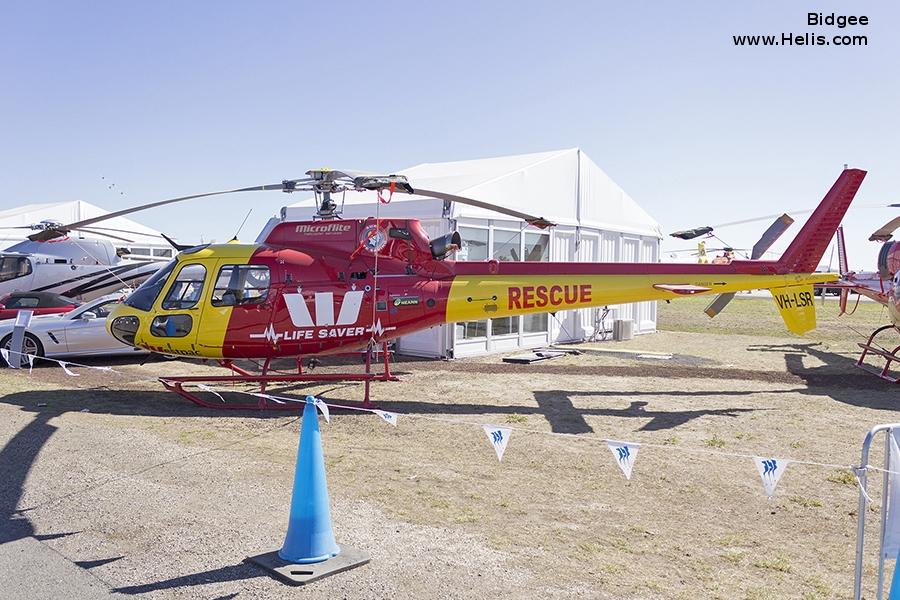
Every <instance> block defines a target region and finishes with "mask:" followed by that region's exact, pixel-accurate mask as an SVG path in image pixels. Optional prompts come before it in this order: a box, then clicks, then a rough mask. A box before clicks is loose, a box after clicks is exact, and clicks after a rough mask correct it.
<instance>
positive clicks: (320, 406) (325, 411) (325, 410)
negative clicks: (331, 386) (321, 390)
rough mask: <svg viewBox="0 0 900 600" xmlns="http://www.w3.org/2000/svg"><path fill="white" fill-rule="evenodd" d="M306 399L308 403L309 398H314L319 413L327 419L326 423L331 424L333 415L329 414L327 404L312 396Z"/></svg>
mask: <svg viewBox="0 0 900 600" xmlns="http://www.w3.org/2000/svg"><path fill="white" fill-rule="evenodd" d="M306 398H307V401H308V400H309V398H312V399H313V404H315V405H316V408H318V409H319V412H320V413H322V416H323V417H325V422H326V423H331V415H330V414H328V405H327V404H325V402H323V401H322V400H319V399H318V398H313V397H312V396H307V397H306Z"/></svg>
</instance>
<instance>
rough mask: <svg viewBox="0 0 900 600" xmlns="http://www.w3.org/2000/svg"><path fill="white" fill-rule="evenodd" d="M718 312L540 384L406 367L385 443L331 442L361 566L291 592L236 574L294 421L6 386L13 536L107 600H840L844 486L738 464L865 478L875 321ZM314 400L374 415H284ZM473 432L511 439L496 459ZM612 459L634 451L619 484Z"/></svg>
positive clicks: (263, 534) (345, 419)
mask: <svg viewBox="0 0 900 600" xmlns="http://www.w3.org/2000/svg"><path fill="white" fill-rule="evenodd" d="M704 302H705V301H704V300H702V299H696V300H692V299H689V300H686V301H681V302H675V303H672V304H671V305H663V304H661V305H660V312H659V323H660V328H661V329H662V330H663V331H661V332H660V333H658V334H653V335H647V336H641V337H638V338H636V339H635V340H633V341H631V342H627V343H622V344H612V343H606V344H585V345H582V346H581V347H582V349H584V350H585V353H584V354H582V355H581V356H573V357H565V358H562V359H557V360H554V361H550V362H547V363H541V364H535V365H531V366H518V365H508V364H504V363H501V362H500V359H499V357H497V356H491V357H482V358H479V359H476V360H467V361H456V362H441V361H414V360H407V361H403V362H401V363H400V364H399V365H398V366H397V369H398V371H400V372H401V375H402V381H401V382H399V383H381V384H376V385H375V386H374V392H375V396H376V398H377V399H378V400H379V403H380V404H381V406H382V407H383V408H385V409H387V410H393V411H396V412H398V413H400V415H401V416H400V421H399V426H398V427H397V428H393V427H391V426H389V425H388V424H386V423H385V422H383V421H382V420H381V419H379V418H377V417H375V416H372V415H366V414H359V413H353V412H344V413H339V414H335V415H334V416H333V418H332V421H331V424H329V425H324V424H323V428H324V429H323V432H324V433H323V438H324V443H325V455H326V461H327V463H328V477H329V489H330V493H331V500H332V515H333V520H334V525H335V529H336V534H337V537H338V540H339V542H344V543H347V544H350V545H354V546H356V547H361V548H364V549H366V550H368V551H369V552H371V553H372V555H373V561H372V563H371V564H370V565H367V566H365V567H362V568H359V569H356V570H354V571H351V572H348V573H346V574H343V575H340V576H338V577H335V578H332V579H329V580H324V581H323V582H320V583H316V584H313V585H312V586H310V587H309V588H305V589H302V590H293V589H290V588H285V587H283V586H281V584H278V583H276V582H274V581H273V580H271V579H269V578H268V577H267V576H264V575H262V574H261V573H260V572H259V571H258V570H256V569H255V568H254V567H251V566H248V565H245V564H242V562H241V561H242V560H243V559H244V558H245V557H246V556H249V555H252V554H256V553H259V552H262V551H266V550H270V549H274V548H276V547H278V546H279V545H280V543H281V541H282V537H283V534H284V530H285V525H286V517H287V514H286V511H287V507H288V502H289V495H290V486H291V479H292V476H293V461H294V457H295V456H296V444H297V432H298V430H299V422H298V421H297V419H296V416H295V415H285V414H255V413H224V412H214V411H209V410H204V409H200V408H197V407H194V406H192V405H190V404H188V403H187V402H185V401H183V400H181V399H179V398H177V397H175V396H174V395H172V394H169V393H166V392H164V391H162V390H161V389H160V386H159V385H158V384H156V383H153V382H152V381H151V379H152V377H153V376H154V375H158V374H162V373H184V372H187V371H203V370H207V369H209V368H208V367H204V366H201V365H195V364H187V363H184V362H180V361H178V362H170V361H154V362H149V363H147V364H145V365H143V366H140V365H136V364H127V363H119V364H115V365H114V368H115V369H116V370H117V371H119V372H121V373H124V374H125V376H113V375H109V374H105V373H98V372H87V371H82V373H83V374H82V376H81V377H77V378H72V377H67V376H66V375H65V374H63V373H62V371H61V370H60V369H58V368H55V367H45V368H36V369H35V371H34V374H33V375H32V376H30V377H29V376H28V375H27V374H25V373H21V372H19V373H13V372H10V371H8V370H0V390H2V392H0V393H3V396H2V397H0V443H2V444H3V449H2V450H0V459H2V460H0V478H2V481H4V486H3V491H2V494H0V511H2V517H0V518H2V519H3V521H2V522H3V525H2V526H3V528H4V532H5V533H4V537H5V538H6V539H11V538H12V539H14V538H16V537H21V536H26V535H40V536H53V537H51V538H45V539H46V541H45V543H46V544H48V545H50V546H51V547H52V548H53V549H54V550H56V551H58V552H59V553H61V554H62V555H63V556H65V557H67V558H69V559H70V560H72V561H77V562H79V563H80V564H83V565H85V566H86V567H88V568H90V572H91V573H92V574H93V575H95V576H96V577H97V578H99V579H100V580H101V581H103V582H104V583H105V584H107V585H108V586H109V587H110V588H112V589H117V590H119V591H122V592H124V593H127V594H140V595H144V594H145V595H147V596H148V597H151V598H195V597H196V598H234V597H237V598H265V597H273V596H275V595H279V596H282V595H283V596H290V595H301V594H302V595H303V596H304V597H310V598H326V597H328V598H330V597H346V598H382V597H395V598H484V597H494V598H570V597H583V598H629V599H631V598H686V599H687V598H690V599H694V598H728V599H731V598H736V599H764V598H804V599H810V600H812V599H827V598H847V597H850V593H851V591H852V574H853V559H854V542H855V523H856V502H857V488H856V485H855V482H854V481H853V479H852V477H850V476H849V475H848V473H847V471H845V470H843V469H839V468H822V467H813V466H806V465H799V464H798V465H791V466H789V467H788V470H787V472H786V474H785V475H784V478H783V479H782V481H781V483H780V484H779V487H778V489H777V490H776V494H775V497H774V499H772V500H768V499H766V497H765V495H764V494H763V491H762V486H761V483H760V480H759V476H758V474H757V472H756V470H755V466H754V465H753V463H752V461H751V460H750V459H748V458H742V457H739V456H728V455H727V453H732V454H739V455H740V454H747V455H757V454H763V455H767V456H768V455H770V456H776V457H787V458H793V459H797V460H807V461H816V462H823V463H833V464H836V465H849V464H851V463H853V462H855V461H857V460H858V454H859V447H860V443H861V441H862V438H863V436H864V435H865V432H866V431H867V430H868V429H869V428H870V427H871V426H872V425H874V424H877V423H883V422H890V421H893V420H894V419H895V414H894V411H895V407H896V402H897V390H896V388H894V387H892V386H889V385H888V384H885V383H883V382H881V381H880V380H877V379H876V378H874V377H872V376H870V375H868V374H866V373H863V372H862V371H860V370H858V369H856V368H854V367H853V361H854V360H855V359H854V355H855V350H854V348H855V346H854V344H855V341H856V340H857V339H858V336H857V335H856V334H854V333H853V332H852V331H850V330H849V329H847V326H850V327H853V328H855V329H858V330H859V331H869V330H870V329H871V328H872V327H873V326H875V325H880V324H882V319H883V317H882V316H881V314H880V308H878V307H876V306H875V305H863V306H861V307H860V310H859V311H858V312H857V313H856V314H855V315H852V316H850V317H847V316H845V317H841V318H840V319H837V318H836V317H834V314H835V312H836V311H835V310H834V307H835V304H834V303H833V302H832V303H831V305H830V307H826V310H824V311H820V329H819V331H818V332H816V333H814V334H811V335H809V336H807V337H805V338H798V337H788V336H789V334H786V333H785V332H784V330H783V328H782V327H781V326H780V325H779V323H780V319H779V317H778V316H777V313H776V311H775V309H774V308H773V307H772V306H771V305H772V302H771V300H746V299H742V300H739V301H735V302H733V303H732V305H731V306H729V308H728V309H727V311H726V312H725V313H723V314H722V315H720V316H719V317H717V319H716V320H715V321H712V322H710V321H709V320H708V319H707V318H706V316H705V315H703V314H702V313H701V312H700V311H701V310H702V307H703V304H704ZM609 349H616V350H642V351H657V352H659V351H663V352H672V353H674V355H675V356H674V357H673V359H672V360H668V361H661V360H655V359H641V358H638V357H637V355H636V354H615V353H609V352H606V351H605V350H609ZM310 391H313V392H315V393H318V394H320V395H322V396H324V397H325V398H327V399H330V400H333V401H341V400H358V399H360V398H361V393H362V390H361V387H360V386H358V385H330V386H312V387H306V388H294V389H290V390H284V393H286V394H293V395H297V396H298V397H302V396H303V395H305V394H306V393H309V392H310ZM82 411H86V412H82ZM484 423H494V424H501V425H503V424H508V425H510V426H512V427H516V428H519V429H518V430H517V431H515V432H514V433H513V436H512V441H511V443H510V445H509V448H508V449H507V452H506V455H505V457H504V459H503V462H502V463H498V462H497V460H496V458H495V457H494V454H493V450H492V449H491V447H490V445H489V444H488V441H487V438H486V436H485V434H484V432H483V431H482V430H481V427H480V425H481V424H484ZM551 432H555V433H559V434H561V435H548V434H549V433H551ZM602 438H617V439H625V440H629V441H634V442H641V443H643V444H645V446H644V447H642V448H641V450H640V453H639V456H638V459H637V462H636V466H635V472H634V476H633V478H632V480H631V481H626V480H625V479H624V477H623V476H622V475H621V473H620V472H619V470H618V468H617V467H616V466H615V464H614V462H613V459H612V455H611V454H610V452H609V450H608V449H607V448H606V446H605V444H604V443H602V442H601V439H602ZM711 452H718V453H724V454H714V453H711ZM880 460H881V457H880V456H878V455H875V456H873V461H880ZM875 464H880V463H878V462H876V463H875ZM878 487H879V486H878V485H873V486H871V489H872V495H873V496H874V497H875V499H876V502H877V501H878V499H879V496H878V491H879V490H878V489H875V488H878ZM871 516H872V518H871V519H870V521H869V522H870V524H871V526H870V528H869V535H870V536H872V535H874V534H875V533H876V529H875V525H876V523H877V514H876V512H874V509H873V512H872V513H871ZM61 534H71V535H61ZM57 536H58V537H57ZM870 539H873V538H871V537H870ZM874 565H875V560H874V553H870V555H869V557H868V558H867V563H866V568H867V581H868V582H869V584H870V585H869V587H870V589H871V581H872V580H873V569H874Z"/></svg>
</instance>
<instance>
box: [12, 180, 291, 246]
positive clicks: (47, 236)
mask: <svg viewBox="0 0 900 600" xmlns="http://www.w3.org/2000/svg"><path fill="white" fill-rule="evenodd" d="M286 187H287V185H286V184H285V182H281V183H272V184H267V185H255V186H251V187H245V188H236V189H233V190H222V191H218V192H206V193H204V194H191V195H190V196H179V197H178V198H169V199H168V200H159V201H157V202H150V203H147V204H140V205H138V206H132V207H131V208H123V209H122V210H117V211H115V212H111V213H109V214H105V215H101V216H99V217H92V218H90V219H84V220H82V221H76V222H75V223H69V224H67V225H63V226H62V227H52V228H48V229H44V230H43V231H39V232H37V233H34V234H32V235H29V236H28V239H29V240H31V241H33V242H46V241H47V240H52V239H53V238H57V237H60V236H62V235H65V234H66V233H67V232H69V231H72V230H73V229H77V228H79V227H84V226H86V225H93V224H94V223H101V222H103V221H107V220H109V219H114V218H116V217H123V216H125V215H130V214H131V213H136V212H138V211H142V210H147V209H149V208H155V207H157V206H165V205H166V204H174V203H176V202H183V201H185V200H193V199H195V198H207V197H209V196H222V195H224V194H235V193H237V192H261V191H267V190H284V189H286Z"/></svg>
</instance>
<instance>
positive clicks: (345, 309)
mask: <svg viewBox="0 0 900 600" xmlns="http://www.w3.org/2000/svg"><path fill="white" fill-rule="evenodd" d="M362 300H363V291H362V290H353V291H351V292H347V293H345V294H344V301H343V302H341V311H340V312H339V313H338V317H337V320H336V321H335V318H334V294H333V293H332V292H316V295H315V308H316V318H315V322H313V318H312V315H310V314H309V307H308V306H307V305H306V300H305V299H304V298H303V294H284V303H285V304H286V305H287V309H288V313H290V315H291V323H293V324H294V327H330V326H332V325H353V324H354V323H356V320H357V319H358V318H359V307H360V306H362Z"/></svg>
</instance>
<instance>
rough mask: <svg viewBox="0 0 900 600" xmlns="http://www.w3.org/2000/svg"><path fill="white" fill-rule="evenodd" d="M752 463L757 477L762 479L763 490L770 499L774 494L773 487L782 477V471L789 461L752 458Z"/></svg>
mask: <svg viewBox="0 0 900 600" xmlns="http://www.w3.org/2000/svg"><path fill="white" fill-rule="evenodd" d="M753 462H755V463H756V468H757V470H758V471H759V476H760V478H762V482H763V489H764V490H765V491H766V495H767V496H768V497H769V498H771V497H772V495H773V494H774V493H775V486H776V485H778V480H780V479H781V476H782V475H784V470H785V469H787V465H788V462H789V461H787V460H785V459H783V458H762V457H760V456H754V457H753Z"/></svg>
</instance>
